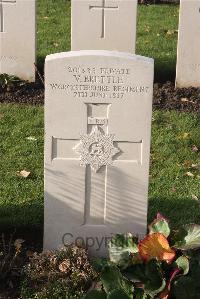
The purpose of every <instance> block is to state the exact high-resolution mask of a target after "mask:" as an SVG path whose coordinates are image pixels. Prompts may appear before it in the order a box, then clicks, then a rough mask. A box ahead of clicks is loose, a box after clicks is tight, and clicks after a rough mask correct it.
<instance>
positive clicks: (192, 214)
mask: <svg viewBox="0 0 200 299" xmlns="http://www.w3.org/2000/svg"><path fill="white" fill-rule="evenodd" d="M158 212H159V213H161V214H162V215H163V216H165V217H166V218H167V219H169V221H170V225H171V227H172V228H180V227H181V226H182V225H184V224H188V223H196V224H200V203H199V202H198V201H195V200H193V199H190V198H177V197H175V196H174V197H171V198H170V197H152V198H150V199H149V208H148V223H150V222H152V220H153V219H154V218H155V216H156V214H157V213H158Z"/></svg>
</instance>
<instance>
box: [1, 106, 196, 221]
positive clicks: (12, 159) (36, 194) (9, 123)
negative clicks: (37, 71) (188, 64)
mask: <svg viewBox="0 0 200 299" xmlns="http://www.w3.org/2000/svg"><path fill="white" fill-rule="evenodd" d="M1 113H2V114H1V129H0V134H1V136H2V138H1V144H0V149H1V153H2V157H3V159H2V163H1V169H0V177H1V184H0V194H1V198H0V215H1V218H0V225H1V227H2V225H3V226H5V227H7V226H13V227H21V226H30V227H34V226H40V225H41V224H42V222H43V134H44V130H43V107H34V106H20V105H19V106H17V105H11V104H10V105H2V106H1ZM198 133H199V130H198V118H197V116H195V115H193V114H186V113H178V112H163V111H162V112H160V111H155V112H154V115H153V126H152V150H151V152H152V157H151V158H152V159H151V160H152V164H151V171H150V174H151V179H150V190H149V198H150V204H149V220H151V219H152V218H153V217H154V216H155V214H156V213H157V211H160V212H162V213H163V214H165V215H167V217H169V218H170V219H171V221H172V224H173V225H174V226H176V225H181V224H182V223H186V222H198V223H200V208H199V207H200V206H199V205H200V202H198V201H197V200H195V199H194V195H195V196H199V194H198V192H199V190H200V178H199V177H198V175H197V170H195V169H190V166H191V164H196V163H197V160H198V156H199V154H198V153H196V152H193V151H192V146H193V145H194V144H195V145H197V144H200V136H199V134H198ZM30 137H31V138H30ZM21 170H26V171H30V172H31V174H30V177H28V178H24V177H20V176H18V171H21ZM187 172H191V173H192V174H194V177H190V176H187V175H186V173H187Z"/></svg>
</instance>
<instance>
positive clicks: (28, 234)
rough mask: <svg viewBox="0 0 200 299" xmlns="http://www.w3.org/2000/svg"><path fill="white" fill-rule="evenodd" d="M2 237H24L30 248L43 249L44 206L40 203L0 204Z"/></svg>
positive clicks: (0, 232) (0, 233)
mask: <svg viewBox="0 0 200 299" xmlns="http://www.w3.org/2000/svg"><path fill="white" fill-rule="evenodd" d="M0 215H1V217H0V239H1V236H2V234H4V235H5V239H6V240H9V238H10V236H11V235H13V239H14V240H15V239H18V238H20V239H24V240H25V241H26V246H27V247H28V248H30V247H33V248H34V249H36V250H41V249H42V245H43V207H42V205H41V204H39V203H35V202H34V203H33V202H31V203H30V202H28V203H23V204H7V205H6V204H4V205H3V206H0Z"/></svg>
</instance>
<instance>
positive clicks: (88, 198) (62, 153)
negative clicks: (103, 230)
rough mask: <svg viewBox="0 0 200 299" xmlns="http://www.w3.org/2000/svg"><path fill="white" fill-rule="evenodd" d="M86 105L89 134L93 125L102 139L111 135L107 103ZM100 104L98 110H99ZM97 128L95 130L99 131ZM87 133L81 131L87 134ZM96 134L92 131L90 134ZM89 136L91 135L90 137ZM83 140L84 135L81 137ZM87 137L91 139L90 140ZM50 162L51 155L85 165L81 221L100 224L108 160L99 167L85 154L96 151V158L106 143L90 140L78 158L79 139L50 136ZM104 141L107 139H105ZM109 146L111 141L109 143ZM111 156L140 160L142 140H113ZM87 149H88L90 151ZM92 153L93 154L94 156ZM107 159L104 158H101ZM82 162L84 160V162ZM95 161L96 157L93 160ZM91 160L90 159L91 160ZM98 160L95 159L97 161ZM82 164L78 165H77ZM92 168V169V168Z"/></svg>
mask: <svg viewBox="0 0 200 299" xmlns="http://www.w3.org/2000/svg"><path fill="white" fill-rule="evenodd" d="M86 105H87V106H88V107H87V108H88V109H87V111H88V113H87V117H88V129H87V134H88V137H89V138H90V136H91V135H92V134H95V128H97V127H98V128H99V131H98V132H102V133H103V134H105V139H106V138H109V137H108V136H110V138H111V139H112V138H114V135H113V134H109V132H108V124H109V109H110V105H109V104H99V105H98V106H96V105H93V104H86ZM98 107H99V111H98ZM98 132H97V134H98ZM87 134H83V135H84V138H87ZM93 137H95V135H94V136H93ZM93 137H92V138H93ZM83 140H84V139H83ZM89 141H90V140H89ZM52 143H53V144H52V162H53V161H54V159H55V160H56V159H62V160H63V161H67V160H70V161H71V160H74V161H80V163H81V164H82V165H83V166H86V168H85V182H86V183H85V212H84V223H83V224H84V225H92V224H94V225H103V224H105V222H106V196H107V177H108V166H109V165H110V164H111V163H110V162H112V161H110V160H109V161H108V163H105V164H103V165H102V166H101V167H100V168H98V169H97V171H96V169H95V167H96V166H95V163H94V165H93V166H92V165H91V164H89V163H88V155H90V154H93V153H95V155H96V158H97V161H98V156H99V155H101V154H102V151H105V147H106V145H105V146H101V143H99V142H95V141H94V142H93V143H92V142H91V146H88V150H87V146H86V154H85V155H83V158H82V159H81V158H80V154H79V152H78V151H76V148H78V147H79V146H80V143H81V141H80V139H78V138H77V139H62V138H55V137H53V140H52ZM105 143H106V141H105ZM109 146H110V145H109ZM109 150H110V151H111V157H110V159H111V160H115V162H119V163H136V164H142V140H139V141H132V140H127V141H124V140H120V141H117V140H113V144H112V145H111V146H110V149H109ZM89 152H90V153H89ZM117 153H119V154H117ZM95 155H94V156H95ZM104 161H107V160H104ZM84 162H85V163H84ZM93 162H95V161H93ZM93 162H92V163H93ZM97 164H98V163H97ZM80 167H81V166H80ZM92 169H93V170H94V171H93V170H92Z"/></svg>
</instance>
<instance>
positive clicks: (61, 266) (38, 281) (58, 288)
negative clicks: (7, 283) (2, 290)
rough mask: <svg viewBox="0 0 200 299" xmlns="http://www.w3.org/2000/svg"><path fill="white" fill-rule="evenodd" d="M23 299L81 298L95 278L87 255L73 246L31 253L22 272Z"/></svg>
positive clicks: (95, 275)
mask: <svg viewBox="0 0 200 299" xmlns="http://www.w3.org/2000/svg"><path fill="white" fill-rule="evenodd" d="M24 276H25V277H24V282H23V285H22V292H21V296H22V298H23V299H30V298H35V299H36V298H37V299H52V298H59V299H62V298H63V299H66V298H67V299H71V298H73V299H75V298H81V297H82V296H83V294H84V293H85V292H86V291H88V289H89V288H90V287H91V285H92V282H93V281H94V280H95V279H96V277H97V274H96V272H95V271H94V270H93V268H92V266H91V264H90V262H89V260H88V256H87V252H86V251H85V250H84V249H82V248H79V247H76V246H68V247H66V248H64V249H62V250H56V251H47V252H43V253H40V254H38V253H34V254H33V255H32V257H30V262H29V263H28V264H27V265H26V266H25V269H24Z"/></svg>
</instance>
